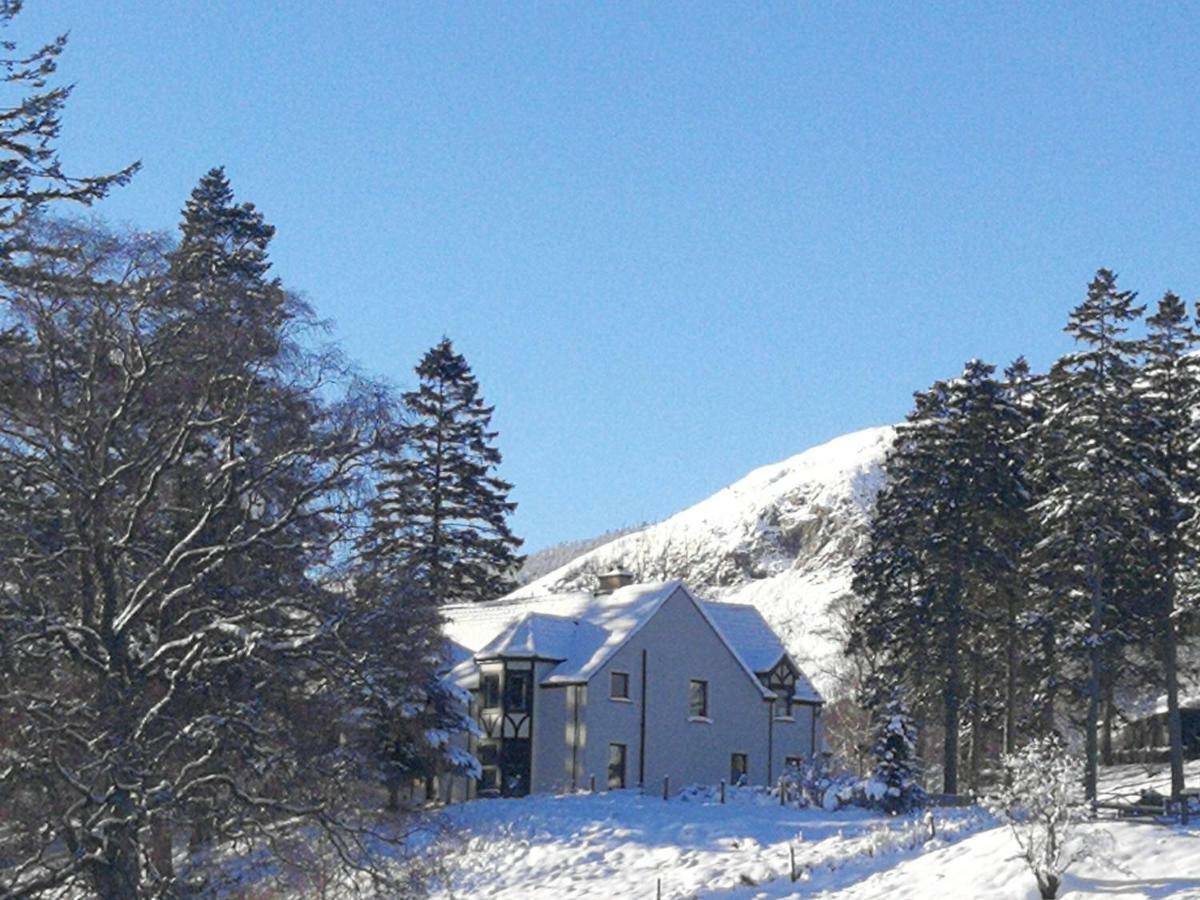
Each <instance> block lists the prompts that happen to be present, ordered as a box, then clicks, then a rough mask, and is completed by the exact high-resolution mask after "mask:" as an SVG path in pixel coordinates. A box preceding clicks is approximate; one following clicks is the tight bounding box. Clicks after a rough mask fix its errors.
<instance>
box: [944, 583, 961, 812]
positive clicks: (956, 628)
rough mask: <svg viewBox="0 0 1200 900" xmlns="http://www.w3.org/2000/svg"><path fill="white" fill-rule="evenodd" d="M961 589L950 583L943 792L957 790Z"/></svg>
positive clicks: (952, 793) (949, 792)
mask: <svg viewBox="0 0 1200 900" xmlns="http://www.w3.org/2000/svg"><path fill="white" fill-rule="evenodd" d="M960 594H961V591H960V590H959V589H958V588H957V585H952V586H951V597H950V600H951V604H952V605H951V608H950V616H949V621H948V623H947V629H946V656H947V660H946V663H947V665H946V683H945V686H944V688H943V690H942V709H943V713H944V719H943V725H944V727H945V730H946V734H945V737H944V744H943V748H942V793H945V794H950V795H954V794H957V793H958V710H959V703H960V700H961V694H962V670H961V666H962V662H961V660H960V659H959V646H958V645H959V632H960V629H961V625H960V622H959V617H960V615H961V610H959V608H958V603H959V596H960Z"/></svg>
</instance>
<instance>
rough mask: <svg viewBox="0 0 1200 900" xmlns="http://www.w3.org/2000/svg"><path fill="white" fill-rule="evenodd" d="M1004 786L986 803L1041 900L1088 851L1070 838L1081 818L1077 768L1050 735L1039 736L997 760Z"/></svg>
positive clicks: (1074, 836) (1075, 837)
mask: <svg viewBox="0 0 1200 900" xmlns="http://www.w3.org/2000/svg"><path fill="white" fill-rule="evenodd" d="M1003 765H1004V769H1005V775H1006V778H1005V783H1004V786H1003V787H1001V788H1000V789H998V790H997V791H996V792H995V793H994V794H992V795H991V796H989V797H988V798H987V800H986V806H987V808H988V810H989V811H991V812H992V813H993V814H994V815H995V816H997V817H998V818H1000V819H1001V820H1003V821H1004V822H1007V823H1008V825H1009V826H1010V827H1011V828H1012V833H1013V837H1014V838H1015V839H1016V842H1017V845H1018V846H1019V847H1020V848H1021V857H1022V858H1023V859H1024V860H1025V862H1026V864H1027V865H1028V866H1029V869H1030V871H1031V872H1033V875H1034V877H1035V878H1036V879H1037V884H1038V890H1039V891H1040V892H1041V895H1042V897H1043V898H1054V897H1056V896H1057V895H1058V889H1059V886H1060V885H1061V884H1062V876H1063V874H1064V873H1065V872H1066V871H1067V869H1068V868H1070V866H1071V865H1072V864H1073V863H1074V862H1076V861H1077V860H1079V859H1082V858H1083V857H1085V856H1087V855H1088V854H1089V852H1090V851H1091V849H1092V847H1091V843H1090V842H1089V841H1088V840H1086V839H1084V836H1082V835H1077V834H1076V826H1077V825H1078V823H1079V822H1080V821H1081V820H1082V818H1083V812H1084V802H1083V792H1082V790H1081V789H1080V784H1079V772H1080V771H1081V768H1082V767H1081V766H1080V763H1079V761H1078V760H1076V759H1074V758H1073V757H1071V756H1070V755H1069V754H1068V753H1067V751H1066V749H1065V747H1064V746H1063V744H1062V741H1061V740H1059V739H1058V738H1056V737H1047V738H1040V739H1038V740H1035V741H1032V742H1031V743H1029V744H1027V745H1026V746H1025V747H1024V748H1022V749H1021V750H1019V751H1017V752H1016V753H1013V754H1009V755H1006V756H1005V757H1004V759H1003Z"/></svg>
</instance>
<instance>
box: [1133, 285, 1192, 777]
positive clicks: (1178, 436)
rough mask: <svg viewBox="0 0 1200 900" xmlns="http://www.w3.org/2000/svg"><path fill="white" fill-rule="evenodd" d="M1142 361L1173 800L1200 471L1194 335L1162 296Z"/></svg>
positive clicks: (1172, 301)
mask: <svg viewBox="0 0 1200 900" xmlns="http://www.w3.org/2000/svg"><path fill="white" fill-rule="evenodd" d="M1146 324H1147V326H1148V329H1147V335H1146V339H1145V342H1144V346H1145V364H1144V366H1143V368H1142V372H1141V377H1140V378H1139V379H1138V382H1137V393H1138V395H1139V398H1140V400H1141V404H1140V409H1139V412H1140V414H1141V416H1142V417H1143V421H1144V422H1145V427H1146V431H1147V443H1148V446H1149V448H1150V451H1151V453H1152V456H1151V457H1150V459H1151V465H1150V467H1149V471H1150V477H1149V479H1148V484H1149V488H1150V494H1151V498H1152V502H1151V508H1150V523H1151V528H1152V532H1153V544H1152V546H1153V549H1154V554H1153V556H1152V558H1151V560H1148V562H1149V563H1150V565H1151V567H1152V568H1153V569H1154V572H1155V575H1156V576H1157V578H1156V587H1157V590H1156V592H1155V596H1154V602H1153V607H1152V609H1151V610H1149V611H1148V612H1149V616H1150V618H1151V619H1152V623H1153V634H1154V638H1155V639H1156V640H1155V643H1157V644H1158V646H1160V647H1161V654H1162V655H1161V675H1162V681H1163V686H1164V688H1165V690H1166V696H1167V732H1168V737H1169V745H1170V765H1171V796H1173V797H1177V796H1179V792H1180V791H1182V790H1183V788H1184V780H1183V732H1182V720H1181V717H1180V712H1179V641H1180V627H1181V624H1182V623H1183V621H1184V619H1185V615H1186V613H1188V612H1193V611H1191V610H1189V609H1187V607H1186V604H1181V602H1180V598H1181V595H1183V594H1184V593H1185V590H1184V588H1185V582H1186V579H1187V577H1188V573H1189V570H1190V569H1191V568H1192V566H1193V565H1194V560H1195V549H1194V544H1193V543H1192V540H1191V539H1192V538H1194V536H1195V527H1196V521H1195V520H1196V502H1197V494H1198V493H1200V467H1198V466H1197V463H1196V458H1195V455H1194V448H1195V447H1196V446H1197V443H1198V442H1200V427H1198V425H1197V422H1196V413H1195V410H1196V403H1197V400H1198V398H1200V390H1198V387H1200V385H1198V383H1197V371H1196V360H1195V358H1194V356H1193V355H1192V354H1193V351H1194V350H1195V348H1196V345H1197V342H1198V341H1200V336H1198V335H1197V333H1196V331H1195V329H1194V327H1193V325H1192V323H1191V322H1190V321H1189V319H1188V315H1187V309H1186V308H1185V306H1184V303H1183V301H1182V300H1180V299H1179V297H1178V296H1176V295H1175V294H1172V293H1167V294H1165V295H1164V296H1163V298H1162V299H1161V300H1159V302H1158V309H1157V311H1156V312H1155V314H1154V315H1152V316H1150V317H1149V318H1148V319H1147V320H1146Z"/></svg>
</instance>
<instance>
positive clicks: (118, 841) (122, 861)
mask: <svg viewBox="0 0 1200 900" xmlns="http://www.w3.org/2000/svg"><path fill="white" fill-rule="evenodd" d="M112 805H113V814H114V815H115V816H116V817H118V818H120V819H123V820H124V821H122V822H120V823H119V824H114V825H113V826H112V828H111V829H110V830H109V831H108V832H107V837H108V839H107V842H106V843H107V848H106V849H107V852H105V853H104V854H103V855H102V857H101V859H99V860H97V861H96V862H94V863H92V864H91V865H90V867H89V872H90V874H91V880H92V887H93V888H94V889H95V891H96V896H97V897H99V898H100V900H130V898H132V897H137V896H139V891H140V889H141V877H140V876H141V872H140V868H139V865H138V862H139V861H138V839H137V824H136V823H135V822H134V821H133V816H134V809H133V801H132V798H130V796H129V792H128V791H126V790H123V789H122V790H118V791H116V794H115V797H114V800H113V801H112Z"/></svg>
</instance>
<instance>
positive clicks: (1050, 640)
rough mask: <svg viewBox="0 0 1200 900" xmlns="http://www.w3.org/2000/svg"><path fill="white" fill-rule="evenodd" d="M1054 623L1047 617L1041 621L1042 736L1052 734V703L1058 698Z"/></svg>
mask: <svg viewBox="0 0 1200 900" xmlns="http://www.w3.org/2000/svg"><path fill="white" fill-rule="evenodd" d="M1056 643H1057V642H1056V640H1055V634H1054V624H1053V623H1052V622H1051V621H1050V620H1049V619H1048V618H1047V619H1046V620H1045V621H1043V622H1042V665H1043V667H1044V669H1043V673H1044V677H1045V679H1046V684H1045V690H1044V691H1043V692H1042V708H1041V714H1040V716H1039V718H1040V719H1041V730H1042V736H1043V737H1045V736H1046V735H1051V734H1054V732H1055V727H1056V723H1055V721H1054V703H1055V701H1056V700H1057V699H1058V675H1057V670H1056V668H1055V666H1056V664H1057V654H1056V653H1055V646H1056Z"/></svg>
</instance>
